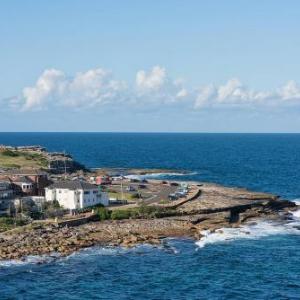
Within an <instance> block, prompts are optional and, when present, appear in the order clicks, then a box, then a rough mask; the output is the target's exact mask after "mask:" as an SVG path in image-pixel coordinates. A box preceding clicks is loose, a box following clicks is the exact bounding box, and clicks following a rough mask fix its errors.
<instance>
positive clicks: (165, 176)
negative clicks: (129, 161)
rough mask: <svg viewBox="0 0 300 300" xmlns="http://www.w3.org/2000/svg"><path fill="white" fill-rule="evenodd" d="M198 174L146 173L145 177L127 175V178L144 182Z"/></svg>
mask: <svg viewBox="0 0 300 300" xmlns="http://www.w3.org/2000/svg"><path fill="white" fill-rule="evenodd" d="M197 174H198V173H197V172H190V173H179V172H178V173H177V172H169V173H168V172H165V173H146V174H143V175H136V174H132V175H127V176H125V178H128V179H138V180H143V179H168V178H176V177H182V176H193V175H197Z"/></svg>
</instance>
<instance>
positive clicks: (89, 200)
mask: <svg viewBox="0 0 300 300" xmlns="http://www.w3.org/2000/svg"><path fill="white" fill-rule="evenodd" d="M45 198H46V201H53V200H57V201H58V202H59V204H60V205H61V206H62V207H64V208H67V209H80V208H85V207H88V206H93V205H96V204H100V203H101V204H103V205H105V206H107V205H108V195H107V193H104V192H101V191H99V189H98V186H96V185H94V184H90V183H87V182H84V181H80V180H74V181H58V182H55V183H54V184H52V185H50V186H48V187H47V188H45Z"/></svg>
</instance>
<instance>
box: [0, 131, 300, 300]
mask: <svg viewBox="0 0 300 300" xmlns="http://www.w3.org/2000/svg"><path fill="white" fill-rule="evenodd" d="M0 144H9V145H31V144H39V145H42V146H45V147H47V148H48V150H50V151H66V152H69V153H71V154H72V155H73V156H74V158H75V159H76V160H78V161H79V162H81V163H83V164H85V165H87V166H88V167H91V168H101V167H127V168H161V169H172V170H174V173H175V174H176V173H180V172H181V171H183V170H184V171H185V172H186V174H185V175H175V174H159V175H158V176H159V177H160V178H174V179H181V180H195V181H208V182H216V183H220V184H223V185H227V186H238V187H247V188H249V189H252V190H255V191H262V192H271V193H274V194H277V195H279V196H281V197H282V198H285V199H289V200H293V201H298V200H297V199H300V185H299V179H298V178H299V177H298V173H299V167H300V155H299V153H300V134H196V133H178V134H175V133H172V134H168V133H0ZM149 176H151V175H149ZM299 228H300V214H299V213H298V212H297V213H295V214H294V218H293V220H291V221H289V222H286V223H281V224H277V223H269V222H259V223H257V224H253V225H248V226H244V227H243V228H239V229H227V230H226V229H225V230H223V232H222V233H221V232H219V233H218V232H217V233H214V234H208V235H207V236H206V237H205V238H203V239H202V240H200V241H194V240H189V239H166V240H165V241H164V245H162V246H160V247H152V246H148V245H143V246H139V247H136V248H134V249H130V250H126V249H122V248H100V247H93V248H90V249H86V250H84V251H80V252H78V253H75V254H73V255H71V256H69V257H67V258H51V257H29V258H28V259H27V260H26V261H25V262H16V261H6V262H2V263H0V299H300V230H299Z"/></svg>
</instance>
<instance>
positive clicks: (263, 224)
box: [196, 200, 300, 248]
mask: <svg viewBox="0 0 300 300" xmlns="http://www.w3.org/2000/svg"><path fill="white" fill-rule="evenodd" d="M296 201H298V202H296ZM294 202H295V203H297V204H298V203H299V204H300V201H299V200H295V201H294ZM201 234H202V235H203V237H202V238H200V240H199V241H197V242H196V245H197V246H198V247H199V248H203V247H205V246H206V245H209V244H215V243H226V242H231V241H234V240H239V239H259V238H263V237H266V236H271V235H286V234H293V235H300V209H298V210H297V211H294V212H291V213H290V219H289V220H284V221H257V222H252V223H250V224H247V225H242V226H240V227H238V228H220V229H217V230H215V231H214V232H211V231H210V230H203V231H202V232H201Z"/></svg>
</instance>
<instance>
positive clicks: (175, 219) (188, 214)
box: [0, 198, 297, 260]
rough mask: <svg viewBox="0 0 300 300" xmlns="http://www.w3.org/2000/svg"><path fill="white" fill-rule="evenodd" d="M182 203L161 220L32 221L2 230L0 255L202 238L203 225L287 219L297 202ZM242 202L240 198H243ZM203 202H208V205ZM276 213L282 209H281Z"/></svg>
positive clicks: (215, 226)
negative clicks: (174, 213) (65, 223)
mask: <svg viewBox="0 0 300 300" xmlns="http://www.w3.org/2000/svg"><path fill="white" fill-rule="evenodd" d="M193 201H194V203H191V202H189V203H186V204H184V205H188V208H186V209H184V208H182V207H181V206H180V210H179V209H178V216H172V217H165V218H161V219H135V220H119V221H102V222H91V223H88V224H84V225H79V226H77V227H67V226H62V225H63V224H60V225H58V224H51V223H33V224H31V225H28V226H23V227H19V228H16V229H14V230H11V231H7V232H5V233H2V234H0V260H4V259H22V258H23V257H25V256H28V255H42V254H51V253H55V252H58V253H60V254H61V255H63V256H65V255H69V254H71V253H73V252H75V251H77V250H79V249H82V248H86V247H90V246H93V245H110V246H123V247H133V246H135V245H136V244H139V243H150V244H154V245H156V244H159V243H160V241H161V239H162V238H164V237H179V236H189V237H195V238H197V239H199V238H201V232H202V231H203V230H210V231H214V230H216V229H220V228H222V227H236V226H240V225H241V224H243V223H245V222H248V221H249V220H253V219H262V218H264V219H265V218H269V219H270V218H271V219H274V218H277V219H278V218H287V217H288V213H289V211H290V210H294V209H296V208H297V207H296V205H295V204H294V203H293V202H290V201H284V200H274V199H272V198H268V199H267V200H257V198H256V199H255V200H252V201H251V202H249V200H248V199H247V202H246V203H244V202H241V201H239V202H235V205H233V202H229V201H228V202H226V203H227V204H230V205H229V206H225V205H220V206H221V207H211V208H208V207H205V208H202V207H201V206H200V205H199V203H198V202H201V198H200V200H193ZM243 201H244V200H243ZM206 205H207V204H206ZM279 212H280V213H279Z"/></svg>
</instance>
